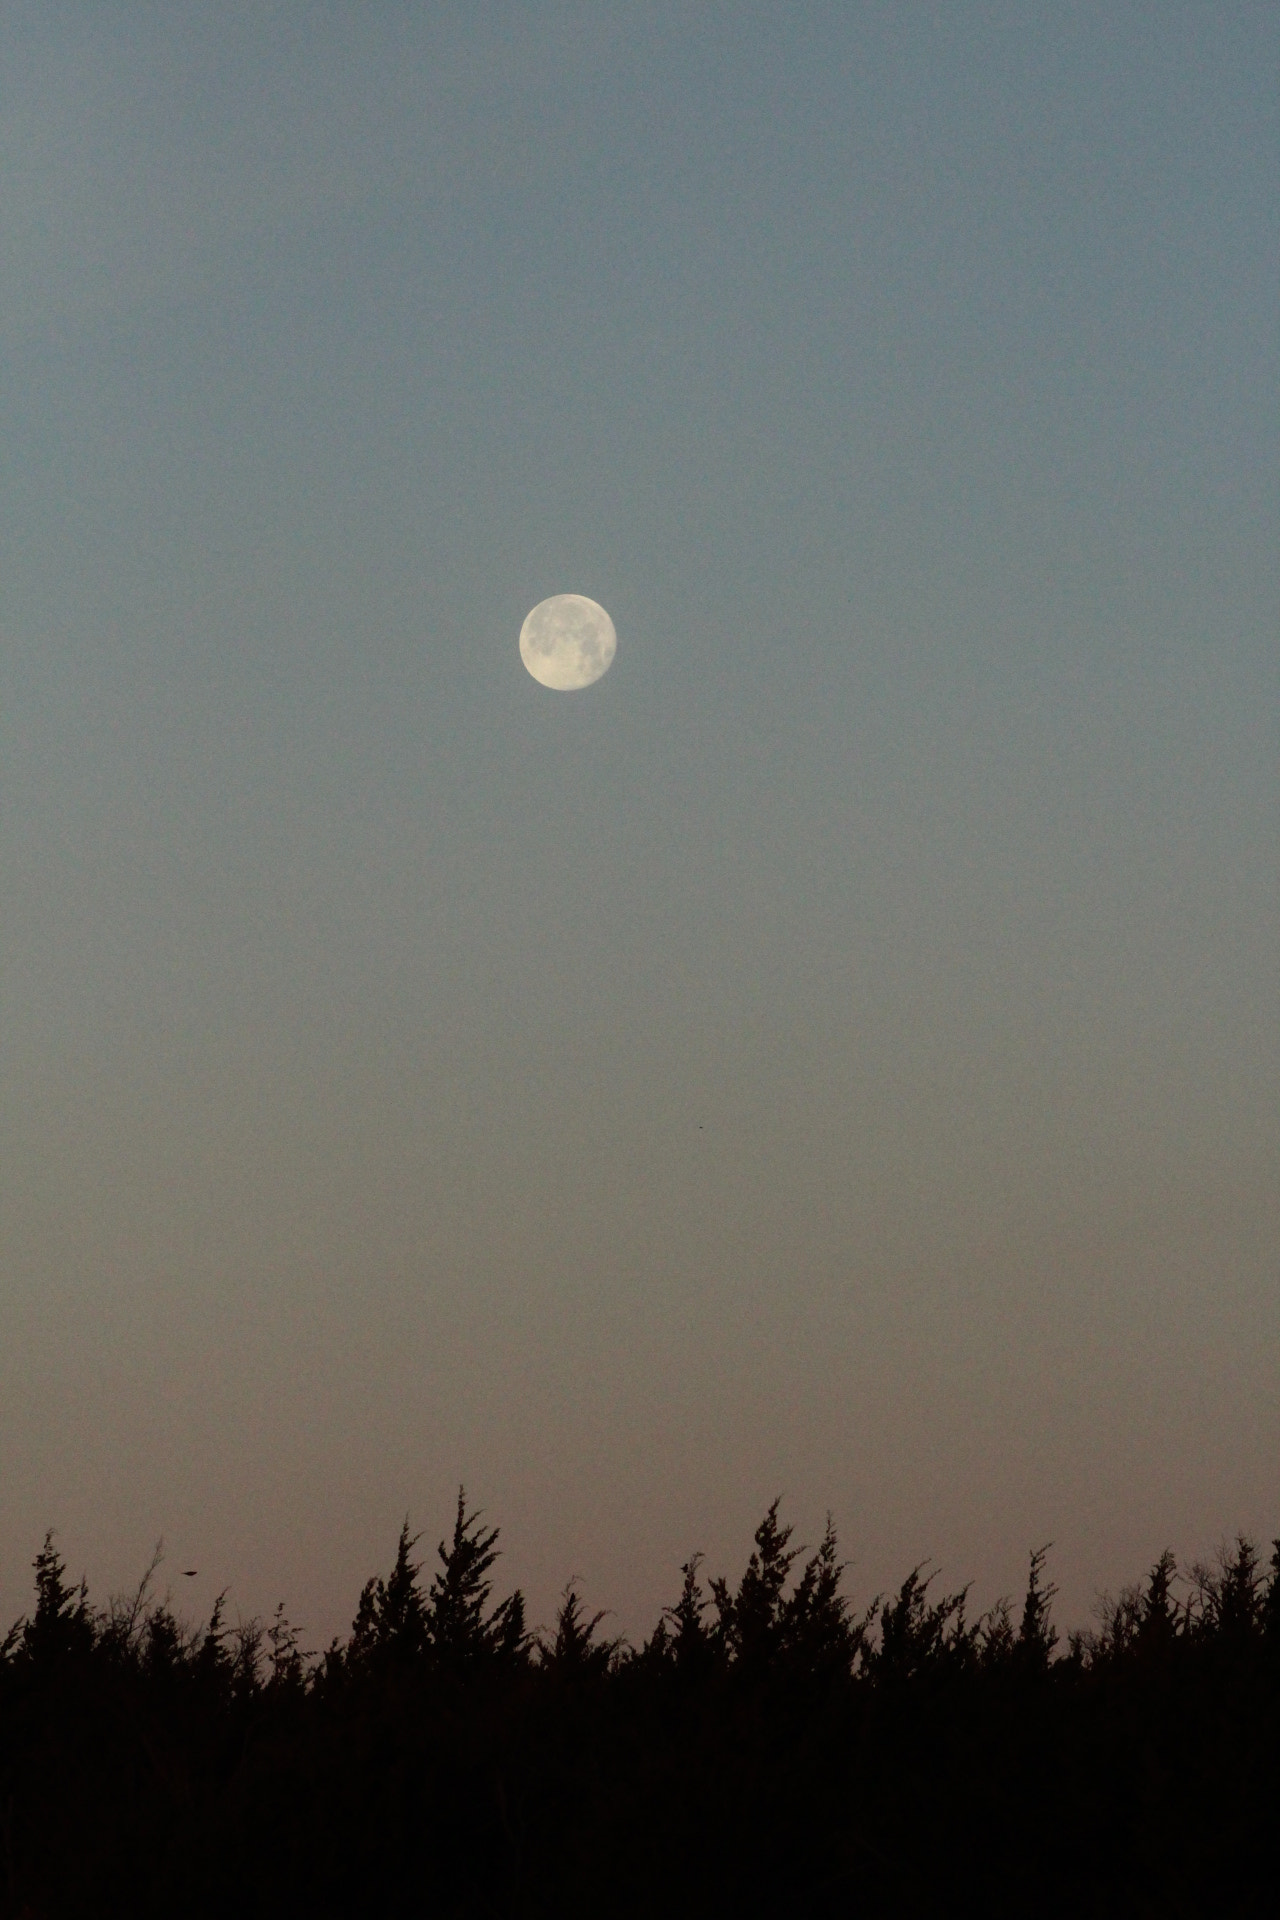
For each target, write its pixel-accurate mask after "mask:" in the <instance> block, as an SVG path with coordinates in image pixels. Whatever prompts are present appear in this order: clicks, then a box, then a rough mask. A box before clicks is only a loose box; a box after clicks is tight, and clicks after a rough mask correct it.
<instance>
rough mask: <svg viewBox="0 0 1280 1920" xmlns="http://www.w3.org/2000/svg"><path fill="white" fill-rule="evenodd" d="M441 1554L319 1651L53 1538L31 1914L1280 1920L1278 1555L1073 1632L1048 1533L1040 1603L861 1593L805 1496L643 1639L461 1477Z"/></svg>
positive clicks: (918, 1583) (2, 1709)
mask: <svg viewBox="0 0 1280 1920" xmlns="http://www.w3.org/2000/svg"><path fill="white" fill-rule="evenodd" d="M415 1551H416V1542H415V1540H414V1539H413V1538H412V1537H411V1536H410V1534H409V1531H408V1527H407V1526H406V1527H405V1528H404V1529H403V1530H402V1532H401V1536H400V1542H399V1547H398V1550H397V1553H396V1557H395V1562H394V1565H393V1566H392V1568H391V1571H390V1573H389V1574H388V1575H387V1576H386V1578H385V1579H376V1580H371V1581H370V1582H369V1584H368V1585H367V1586H366V1588H365V1590H364V1592H363V1593H362V1594H361V1596H360V1601H359V1606H358V1610H357V1613H356V1617H355V1621H354V1624H353V1626H352V1630H351V1634H350V1637H349V1638H348V1639H347V1640H346V1641H345V1642H342V1643H340V1642H335V1643H334V1644H333V1645H332V1646H331V1647H330V1648H329V1649H328V1651H327V1652H326V1653H324V1655H323V1657H320V1658H316V1657H314V1656H304V1654H303V1653H302V1652H301V1651H300V1649H299V1646H298V1639H297V1635H296V1633H295V1631H294V1629H293V1628H292V1627H291V1626H290V1624H289V1622H288V1621H287V1619H286V1618H285V1616H284V1614H283V1611H282V1610H280V1611H278V1612H277V1615H276V1617H275V1619H274V1620H273V1621H272V1622H271V1623H270V1624H267V1625H264V1624H262V1623H260V1622H253V1623H251V1624H249V1625H247V1626H246V1625H243V1624H241V1625H238V1626H235V1627H231V1626H229V1625H228V1623H227V1620H226V1618H225V1616H224V1611H223V1608H222V1606H221V1604H219V1606H218V1607H216V1608H215V1610H214V1613H213V1617H212V1619H211V1620H210V1621H209V1622H208V1624H207V1625H206V1626H204V1627H202V1628H199V1629H191V1628H188V1627H186V1626H184V1625H183V1624H181V1622H180V1621H179V1620H178V1618H177V1617H176V1616H175V1614H174V1613H173V1611H172V1609H171V1607H170V1606H169V1605H168V1604H167V1603H165V1602H163V1601H160V1600H157V1599H154V1598H153V1597H152V1591H151V1577H150V1576H149V1577H148V1579H147V1580H145V1581H144V1582H143V1584H142V1586H141V1587H140V1589H139V1591H138V1592H137V1593H136V1594H135V1595H134V1597H133V1598H132V1599H131V1600H129V1601H120V1600H115V1601H113V1602H112V1603H111V1604H110V1605H108V1606H107V1607H106V1608H105V1609H100V1608H98V1607H95V1606H94V1605H92V1604H91V1603H90V1600H89V1596H88V1593H87V1592H86V1590H85V1588H84V1587H83V1585H82V1586H80V1587H78V1588H77V1587H75V1586H72V1585H70V1584H69V1583H68V1580H67V1576H66V1570H65V1567H64V1565H63V1562H62V1560H61V1558H60V1557H59V1554H58V1552H57V1551H56V1549H55V1547H54V1545H53V1542H52V1540H51V1539H47V1540H46V1541H45V1544H44V1547H43V1548H42V1550H41V1552H40V1553H39V1554H38V1556H37V1558H36V1562H35V1574H36V1591H35V1604H34V1608H33V1610H32V1612H31V1614H30V1616H29V1617H28V1618H25V1619H23V1620H20V1621H19V1622H18V1623H17V1624H16V1625H15V1626H14V1627H13V1629H12V1630H11V1631H10V1633H9V1634H8V1636H7V1638H6V1639H5V1640H4V1641H3V1643H2V1646H0V1912H3V1914H4V1915H5V1916H6V1920H19V1916H22V1917H23V1920H28V1917H29V1920H45V1917H46V1916H48V1917H49V1920H53V1917H55V1916H56V1917H57V1920H62V1916H73V1915H75V1916H79V1915H85V1916H90V1915H92V1916H95V1920H97V1917H99V1916H103V1915H112V1914H122V1915H124V1914H128V1915H131V1916H135V1915H136V1916H142V1917H145V1916H151V1915H161V1914H163V1915H165V1916H175V1915H176V1916H188V1915H189V1916H202V1915H218V1916H237V1917H238V1916H251V1915H258V1914H261V1915H268V1914H270V1915H284V1916H288V1915H292V1914H299V1915H301V1914H306V1915H307V1916H315V1917H318V1916H327V1915H344V1916H346V1915H350V1916H362V1915H377V1916H382V1915H387V1916H391V1915H396V1916H411V1915H433V1916H434V1915H458V1916H463V1915H465V1916H473V1915H474V1916H488V1915H494V1916H499V1915H501V1916H524V1915H528V1916H542V1915H548V1916H549V1915H556V1916H558V1917H559V1920H571V1917H573V1916H578V1915H583V1916H585V1915H590V1916H592V1917H593V1920H614V1917H615V1916H616V1917H618V1920H622V1917H623V1916H631V1915H645V1916H650V1915H666V1916H670V1915H675V1916H680V1915H685V1914H690V1915H692V1914H697V1915H701V1916H708V1917H709V1920H715V1916H719V1915H726V1916H729V1915H733V1916H742V1915H757V1914H758V1915H766V1914H767V1915H770V1916H776V1917H779V1920H783V1917H785V1916H790V1915H793V1914H795V1915H799V1914H805V1915H812V1916H815V1920H824V1917H825V1916H828V1915H830V1916H833V1917H834V1916H836V1915H846V1914H847V1915H859V1914H868V1915H915V1914H925V1913H928V1914H930V1915H935V1914H940V1913H952V1914H958V1915H963V1914H965V1913H969V1912H973V1913H983V1914H987V1915H1023V1914H1027V1915H1031V1914H1037V1915H1039V1914H1067V1913H1070V1914H1071V1915H1073V1916H1081V1915H1109V1914H1125V1915H1156V1914H1159V1915H1160V1916H1161V1920H1176V1916H1180V1915H1206V1916H1208V1915H1212V1916H1220V1915H1233V1914H1249V1915H1254V1914H1256V1915H1267V1916H1271V1915H1274V1914H1276V1913H1280V1543H1278V1544H1277V1547H1276V1551H1275V1552H1274V1553H1273V1555H1272V1557H1271V1559H1270V1562H1269V1565H1267V1566H1266V1567H1264V1566H1263V1564H1262V1561H1261V1559H1260V1556H1259V1554H1258V1552H1257V1551H1256V1549H1255V1547H1254V1546H1253V1544H1252V1543H1251V1542H1250V1541H1249V1540H1247V1539H1243V1538H1241V1539H1237V1540H1236V1542H1235V1543H1234V1545H1233V1546H1232V1547H1231V1548H1230V1550H1229V1551H1226V1552H1224V1553H1223V1555H1222V1556H1221V1558H1220V1561H1219V1563H1218V1564H1217V1565H1216V1566H1215V1567H1214V1568H1212V1569H1206V1568H1203V1567H1196V1568H1193V1569H1192V1570H1191V1571H1190V1573H1189V1574H1187V1575H1186V1576H1179V1574H1178V1571H1177V1569H1176V1567H1175V1563H1174V1561H1173V1558H1172V1556H1171V1555H1169V1554H1165V1555H1164V1556H1162V1558H1161V1559H1160V1560H1159V1561H1158V1562H1157V1563H1156V1565H1155V1567H1153V1568H1152V1570H1151V1572H1150V1574H1149V1575H1148V1577H1147V1579H1146V1581H1145V1583H1144V1584H1143V1585H1142V1586H1140V1587H1135V1588H1133V1589H1131V1590H1127V1591H1126V1592H1124V1593H1123V1594H1122V1595H1121V1597H1120V1598H1119V1600H1117V1601H1114V1602H1108V1603H1107V1604H1106V1605H1105V1607H1104V1608H1103V1610H1102V1612H1101V1615H1100V1620H1099V1625H1098V1627H1097V1629H1096V1631H1094V1632H1091V1633H1078V1634H1073V1635H1071V1637H1070V1639H1069V1640H1068V1642H1067V1643H1066V1644H1065V1645H1060V1644H1059V1642H1058V1637H1057V1634H1056V1632H1055V1630H1054V1628H1053V1625H1052V1623H1051V1617H1050V1615H1051V1602H1052V1598H1053V1591H1054V1590H1053V1588H1052V1587H1051V1586H1049V1585H1047V1584H1046V1581H1045V1555H1044V1553H1043V1551H1041V1552H1037V1553H1035V1554H1033V1555H1032V1556H1031V1566H1030V1575H1029V1580H1028V1586H1027V1592H1026V1595H1025V1598H1024V1600H1023V1602H1022V1604H1021V1607H1020V1608H1015V1609H1012V1610H1011V1609H1010V1608H1008V1607H1007V1606H1003V1605H1002V1606H1000V1607H997V1608H996V1609H995V1610H994V1611H993V1612H992V1613H990V1614H988V1615H986V1616H984V1617H983V1618H982V1619H980V1620H975V1621H970V1620H969V1618H968V1617H967V1614H966V1607H965V1595H964V1594H963V1593H952V1594H942V1593H936V1592H935V1588H934V1584H933V1583H932V1582H931V1581H930V1580H929V1579H928V1578H926V1577H923V1575H922V1573H921V1571H920V1569H917V1570H916V1571H915V1572H913V1573H911V1574H910V1575H909V1576H908V1578H907V1579H906V1581H905V1582H904V1583H903V1586H902V1589H901V1591H900V1592H899V1593H898V1594H897V1595H896V1597H894V1598H893V1599H891V1600H888V1601H886V1602H884V1603H881V1602H879V1601H877V1602H875V1603H874V1604H872V1605H871V1606H870V1607H869V1608H868V1609H867V1610H866V1611H865V1612H862V1613H858V1612H855V1611H854V1609H853V1608H852V1607H851V1605H850V1603H849V1601H848V1599H847V1598H846V1597H845V1594H844V1592H843V1589H842V1571H843V1570H842V1567H841V1563H840V1559H839V1553H838V1549H837V1544H836V1540H835V1536H834V1534H833V1533H832V1531H831V1529H830V1527H828V1529H827V1532H826V1535H825V1537H824V1538H823V1540H822V1541H821V1543H820V1544H819V1546H818V1547H817V1548H816V1550H814V1551H811V1552H798V1551H797V1550H796V1548H795V1547H794V1546H793V1545H792V1544H791V1534H790V1530H789V1529H788V1528H787V1527H786V1526H785V1525H783V1524H782V1523H781V1521H780V1519H779V1516H778V1510H777V1506H776V1504H775V1505H774V1507H772V1508H771V1509H770V1511H769V1512H768V1514H766V1516H765V1518H764V1520H763V1521H762V1522H761V1525H760V1527H759V1529H758V1530H757V1533H756V1536H755V1548H754V1551H753V1552H752V1554H751V1557H750V1560H749V1562H748V1564H747V1567H746V1570H745V1572H744V1573H743V1575H742V1578H741V1579H740V1580H739V1581H738V1583H737V1585H736V1586H734V1585H732V1584H731V1583H729V1582H728V1581H726V1580H720V1579H715V1580H711V1581H710V1582H709V1583H708V1584H704V1583H703V1580H702V1578H701V1565H700V1560H699V1558H698V1557H695V1558H693V1559H691V1560H690V1561H689V1563H688V1564H687V1566H686V1567H685V1568H684V1569H683V1586H682V1587H681V1589H680V1592H679V1594H678V1596H677V1597H676V1598H675V1599H674V1601H673V1604H672V1605H671V1607H670V1608H669V1609H668V1610H667V1612H666V1613H665V1615H664V1616H663V1618H662V1620H661V1621H660V1622H659V1623H658V1625H657V1627H656V1629H655V1631H654V1632H653V1634H652V1635H651V1637H650V1638H649V1640H648V1641H647V1642H646V1643H645V1644H644V1645H643V1646H642V1647H640V1648H637V1649H633V1648H631V1647H628V1646H626V1645H624V1644H623V1643H622V1642H620V1641H617V1640H612V1639H610V1638H608V1637H607V1636H606V1635H605V1634H604V1633H602V1624H603V1619H602V1616H600V1615H598V1614H597V1615H594V1616H593V1615H591V1614H590V1613H589V1612H587V1611H586V1610H585V1609H584V1606H583V1603H582V1600H581V1597H580V1595H579V1594H578V1593H577V1592H576V1590H574V1589H572V1588H571V1589H569V1590H568V1591H567V1592H566V1594H565V1597H564V1601H563V1603H562V1605H561V1608H560V1611H559V1615H558V1617H557V1620H556V1623H555V1629H554V1632H553V1633H551V1634H549V1635H547V1636H544V1637H543V1638H541V1639H537V1638H534V1637H532V1636H531V1635H530V1633H529V1631H528V1628H527V1625H526V1621H525V1609H524V1603H523V1600H522V1598H521V1596H520V1594H519V1593H515V1594H513V1595H511V1596H510V1597H509V1598H508V1599H505V1600H502V1601H501V1602H498V1603H495V1601H494V1598H493V1587H492V1576H493V1571H494V1566H495V1562H496V1559H497V1534H496V1532H495V1531H493V1530H491V1529H488V1528H486V1527H485V1526H484V1525H483V1524H482V1521H481V1519H480V1517H479V1516H477V1515H476V1514H473V1513H470V1512H469V1511H468V1510H467V1507H466V1505H465V1501H464V1499H463V1497H462V1496H461V1495H460V1496H459V1501H458V1510H457V1517H456V1521H455V1524H454V1528H453V1533H452V1537H451V1538H450V1539H448V1540H446V1541H444V1542H442V1543H441V1545H440V1548H439V1553H438V1556H437V1560H436V1563H435V1565H434V1568H433V1569H432V1570H431V1571H430V1573H428V1572H427V1571H425V1570H424V1568H423V1567H422V1566H420V1564H419V1562H418V1561H417V1560H416V1559H415V1557H414V1556H415ZM154 1571H155V1569H154V1567H153V1569H152V1573H153V1574H154Z"/></svg>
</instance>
